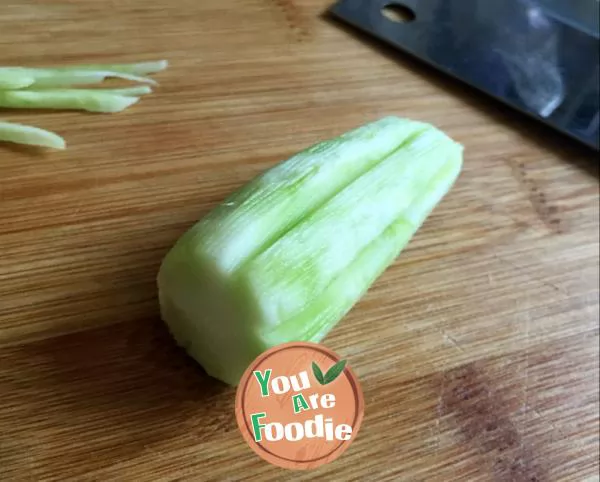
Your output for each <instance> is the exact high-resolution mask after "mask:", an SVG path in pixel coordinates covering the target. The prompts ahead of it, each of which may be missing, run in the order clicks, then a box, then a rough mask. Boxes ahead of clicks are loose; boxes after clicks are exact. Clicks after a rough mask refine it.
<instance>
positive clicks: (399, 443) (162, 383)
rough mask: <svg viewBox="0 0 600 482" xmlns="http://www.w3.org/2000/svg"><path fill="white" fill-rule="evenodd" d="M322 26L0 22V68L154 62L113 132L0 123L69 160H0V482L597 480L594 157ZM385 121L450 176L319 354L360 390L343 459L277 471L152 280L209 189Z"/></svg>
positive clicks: (191, 19)
mask: <svg viewBox="0 0 600 482" xmlns="http://www.w3.org/2000/svg"><path fill="white" fill-rule="evenodd" d="M329 4H330V2H328V1H327V0H231V1H228V2H227V1H222V0H202V1H199V0H172V1H169V2H166V1H163V0H161V1H158V0H112V1H107V0H85V1H82V0H3V1H2V2H0V64H4V65H31V66H39V65H47V64H56V63H61V64H62V63H66V64H73V63H80V62H121V61H136V60H153V59H161V58H166V59H168V60H169V61H170V63H171V66H170V68H169V69H168V70H167V71H165V72H163V73H161V74H159V75H158V76H157V77H156V78H157V80H159V81H160V83H161V86H160V87H159V88H158V89H157V90H156V93H155V94H153V95H151V96H149V97H146V98H144V100H143V101H142V102H141V103H140V104H138V105H136V106H134V107H133V108H131V109H130V110H128V111H126V112H125V113H122V114H118V115H91V114H81V113H69V112H8V111H3V112H1V113H0V116H1V117H2V118H4V119H7V120H13V121H17V122H26V123H30V124H34V125H36V126H38V127H43V128H48V129H51V130H53V131H56V132H58V133H59V134H61V135H64V136H65V138H66V139H67V142H68V146H69V148H68V150H66V151H64V152H51V151H38V150H36V149H29V148H21V147H15V146H9V145H2V146H0V480H2V481H38V480H56V481H71V480H72V481H136V482H137V481H140V482H143V481H159V480H160V481H162V480H165V481H166V480H186V481H187V480H190V481H204V480H206V481H212V480H214V481H234V480H327V481H347V480H365V481H374V480H399V481H408V482H412V481H440V482H447V481H454V480H456V481H494V480H500V481H513V480H514V481H540V482H541V481H591V480H596V481H597V480H598V478H597V476H596V474H597V471H598V450H599V444H598V429H599V424H598V412H599V398H598V383H599V380H598V375H599V370H598V362H599V360H598V357H599V352H598V316H599V307H598V294H599V287H598V275H599V255H598V249H599V235H598V224H599V223H598V216H599V209H598V198H599V192H598V160H597V158H596V157H595V156H594V154H593V153H591V152H588V151H587V150H585V149H584V148H581V147H579V146H577V145H575V144H574V143H572V142H571V141H569V140H566V139H564V138H562V137H561V136H559V135H558V134H555V133H554V132H552V131H549V130H547V129H545V128H543V127H541V126H538V125H536V124H534V123H532V122H529V121H526V120H524V119H522V118H521V117H520V116H518V115H515V114H513V113H512V112H510V111H507V110H506V109H503V108H501V107H500V106H499V105H498V104H496V103H494V102H492V101H488V100H487V99H483V98H481V97H480V96H479V95H477V94H475V93H473V92H472V91H470V90H469V89H466V88H463V87H461V86H459V85H458V84H457V83H455V82H449V81H447V80H446V79H444V78H441V77H440V76H438V75H436V74H435V73H434V72H431V71H430V70H429V69H425V68H424V67H421V66H420V65H419V64H418V63H417V62H414V61H409V60H406V59H402V58H400V57H399V56H398V55H396V54H394V53H393V52H391V51H390V50H389V49H386V48H384V47H381V46H380V45H378V44H376V43H374V42H372V41H370V40H367V39H365V38H364V37H363V36H357V35H356V34H354V33H353V32H351V31H350V30H348V29H346V28H343V27H340V26H339V25H337V24H335V23H333V22H332V21H330V20H328V19H326V18H325V17H324V16H323V12H324V10H325V9H326V8H327V7H328V6H329ZM388 114H395V115H401V116H406V117H411V118H414V119H418V120H424V121H427V122H431V123H433V124H435V125H437V126H438V127H440V128H442V129H444V130H445V131H446V132H447V133H448V134H449V135H451V136H453V137H454V138H455V139H457V140H458V141H460V142H462V143H463V144H464V146H465V168H464V172H463V174H462V176H461V177H460V179H459V181H458V183H457V184H456V187H455V188H454V189H453V191H452V192H451V194H450V195H449V196H448V197H447V198H446V199H445V200H444V202H443V203H442V204H441V205H440V206H439V207H438V208H437V209H436V210H435V212H434V213H433V214H432V216H431V217H430V218H429V220H428V221H427V222H426V224H425V226H423V228H422V230H421V231H419V233H418V234H417V235H416V237H415V238H414V240H413V241H412V243H411V244H410V246H409V247H408V248H407V250H406V251H405V252H404V253H403V255H402V256H401V257H400V259H399V260H398V261H397V262H396V263H395V264H394V265H393V266H392V267H391V268H390V269H389V270H388V271H387V272H386V273H385V274H384V275H383V276H382V277H381V278H380V279H379V280H378V281H377V283H376V284H375V285H374V286H373V288H372V289H371V290H370V292H369V293H368V295H367V296H366V297H365V298H364V299H363V300H362V301H361V302H360V303H359V304H358V305H357V306H356V307H355V309H354V310H353V311H352V312H351V313H350V314H349V315H348V316H347V317H346V318H345V319H344V320H343V321H342V322H341V323H340V324H339V325H338V326H337V327H336V328H335V329H334V331H333V332H332V333H331V334H330V335H329V336H328V337H327V338H326V340H325V341H324V344H325V345H326V346H328V347H329V348H331V349H333V350H335V351H336V352H338V353H339V354H340V355H341V356H344V357H347V358H348V359H349V363H351V365H352V367H353V369H354V370H355V372H356V373H357V375H358V376H359V377H360V380H361V383H362V387H363V390H364V393H365V407H366V411H365V418H364V422H363V425H362V428H361V431H360V432H359V434H358V438H357V440H356V441H355V442H354V443H353V445H352V446H351V447H350V448H349V449H348V451H347V452H346V453H345V454H344V455H343V456H342V457H341V458H340V459H338V460H337V461H335V462H334V463H332V464H330V465H327V466H324V467H322V468H320V469H318V470H317V471H315V472H308V473H299V472H287V471H284V470H281V469H277V468H275V467H271V466H269V465H268V464H266V463H264V462H263V461H261V460H260V459H259V458H258V457H257V456H255V455H254V454H253V452H251V450H250V449H249V448H248V446H247V445H245V443H244V441H243V439H242V437H241V434H240V433H239V431H238V429H237V426H236V422H235V417H234V407H233V403H234V395H235V392H234V390H232V389H230V388H226V387H223V386H221V385H219V384H218V383H216V382H214V381H212V380H211V379H209V378H208V377H207V376H206V375H204V374H203V372H202V370H201V369H200V368H198V367H197V366H196V365H194V364H193V363H192V362H191V361H190V360H189V359H187V358H186V357H185V356H184V355H183V354H182V353H181V352H180V351H179V350H178V349H177V348H176V347H175V346H174V344H173V342H172V341H171V340H170V338H169V336H168V335H167V333H166V330H165V329H164V327H163V325H162V323H161V321H160V319H159V317H158V308H157V300H156V290H155V275H156V272H157V268H158V265H159V263H160V261H161V259H162V257H163V256H164V254H165V253H166V252H167V250H168V249H169V248H170V246H171V245H172V243H173V242H174V241H175V240H176V239H177V237H178V236H179V235H181V234H182V233H183V232H184V231H185V230H186V229H187V228H188V227H189V226H190V225H191V224H192V223H193V222H195V221H196V220H197V219H198V218H199V217H200V216H202V215H203V214H204V213H206V212H207V211H208V210H209V209H210V208H211V207H213V206H215V205H216V204H217V203H218V202H220V201H221V200H222V199H223V198H224V197H225V196H226V195H227V194H229V193H230V192H231V191H232V190H233V189H235V188H237V187H238V186H240V185H241V184H243V183H244V182H246V181H248V180H249V179H250V178H251V177H253V176H254V175H256V174H257V173H259V172H261V171H262V170H264V169H265V168H267V167H269V166H272V165H273V164H274V163H276V162H278V161H280V160H283V159H285V158H287V157H289V156H290V155H292V154H294V153H295V152H297V151H298V150H300V149H302V148H304V147H306V146H308V145H309V144H312V143H314V142H317V141H319V140H322V139H326V138H329V137H332V136H334V135H337V134H340V133H342V132H344V131H346V130H348V129H351V128H353V127H356V126H358V125H360V124H362V123H364V122H367V121H370V120H374V119H377V118H379V117H382V116H384V115H388Z"/></svg>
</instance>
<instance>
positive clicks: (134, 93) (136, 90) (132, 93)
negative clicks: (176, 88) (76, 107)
mask: <svg viewBox="0 0 600 482" xmlns="http://www.w3.org/2000/svg"><path fill="white" fill-rule="evenodd" d="M20 92H39V93H42V94H61V95H63V94H72V93H74V92H77V93H78V94H113V95H122V96H125V97H139V96H142V95H148V94H151V93H152V88H151V87H149V86H147V85H136V86H135V87H121V88H113V89H54V88H49V89H38V88H34V87H30V88H26V89H21V90H20Z"/></svg>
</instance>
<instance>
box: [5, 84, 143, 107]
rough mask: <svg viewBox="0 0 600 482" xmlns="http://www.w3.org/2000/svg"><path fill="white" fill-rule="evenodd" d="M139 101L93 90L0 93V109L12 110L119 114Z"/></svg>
mask: <svg viewBox="0 0 600 482" xmlns="http://www.w3.org/2000/svg"><path fill="white" fill-rule="evenodd" d="M138 100H139V99H138V98H137V97H126V96H123V95H115V94H109V93H105V92H95V91H93V90H77V89H71V90H64V91H54V92H53V91H45V90H39V91H35V90H7V91H0V107H9V108H13V109H68V110H84V111H88V112H99V113H116V112H121V111H123V110H125V109H127V108H128V107H130V106H131V105H133V104H135V103H136V102H137V101H138Z"/></svg>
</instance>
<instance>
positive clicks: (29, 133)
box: [0, 121, 66, 149]
mask: <svg viewBox="0 0 600 482" xmlns="http://www.w3.org/2000/svg"><path fill="white" fill-rule="evenodd" d="M0 141H5V142H14V143H16V144H27V145H31V146H41V147H50V148H53V149H64V148H65V147H66V144H65V140H64V139H63V138H62V137H60V136H59V135H57V134H54V133H53V132H50V131H46V130H44V129H38V128H37V127H31V126H25V125H22V124H15V123H14V122H2V121H0Z"/></svg>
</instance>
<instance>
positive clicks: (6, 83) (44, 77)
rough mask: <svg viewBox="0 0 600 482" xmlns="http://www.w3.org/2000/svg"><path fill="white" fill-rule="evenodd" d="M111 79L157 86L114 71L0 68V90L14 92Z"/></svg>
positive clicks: (142, 79) (152, 81) (145, 78)
mask: <svg viewBox="0 0 600 482" xmlns="http://www.w3.org/2000/svg"><path fill="white" fill-rule="evenodd" d="M111 77H112V78H118V79H123V80H129V81H132V82H139V83H143V84H153V85H157V82H156V81H155V80H153V79H150V78H148V77H142V76H139V75H135V74H132V73H129V72H122V71H114V70H113V71H111V70H92V69H85V68H82V69H80V68H78V67H76V68H71V69H37V68H25V67H2V68H0V89H3V90H14V89H23V88H26V87H35V88H41V87H69V86H72V85H87V84H97V83H100V82H103V81H104V80H105V79H107V78H111Z"/></svg>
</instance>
